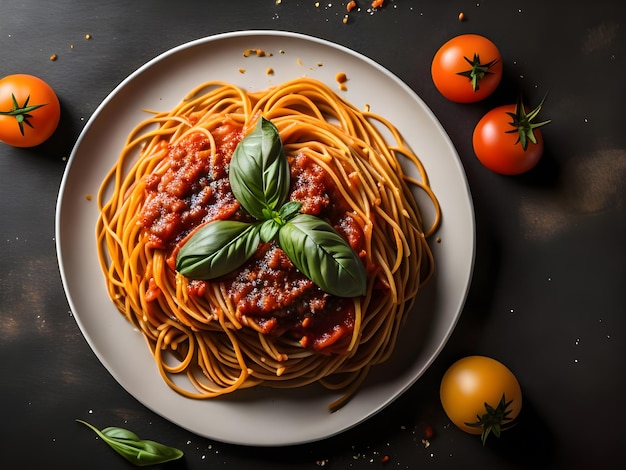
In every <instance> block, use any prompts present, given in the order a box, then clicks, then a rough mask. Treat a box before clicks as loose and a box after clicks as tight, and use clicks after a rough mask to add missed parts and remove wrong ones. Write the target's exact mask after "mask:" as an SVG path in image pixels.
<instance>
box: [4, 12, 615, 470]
mask: <svg viewBox="0 0 626 470" xmlns="http://www.w3.org/2000/svg"><path fill="white" fill-rule="evenodd" d="M346 3H347V2H344V1H328V0H327V1H323V2H315V0H300V1H294V0H282V2H281V1H276V0H262V1H261V0H249V1H229V2H226V1H222V2H218V1H213V2H209V1H206V2H200V1H187V0H179V1H177V2H172V1H165V0H152V1H137V0H135V1H128V0H101V1H98V2H95V1H92V2H90V1H77V0H56V1H50V2H41V1H39V0H20V1H16V0H10V1H9V0H7V1H2V3H1V5H0V75H2V76H4V75H8V74H13V73H30V74H34V75H37V76H39V77H41V78H43V79H45V80H46V81H48V82H49V83H50V84H51V85H52V86H53V88H54V89H55V90H56V92H57V93H58V95H59V98H60V101H61V104H62V115H63V116H62V121H61V124H60V126H59V128H58V130H57V132H56V133H55V134H54V136H53V137H52V138H51V139H50V140H49V141H48V142H46V143H45V144H43V145H41V146H39V147H35V148H30V149H17V148H12V147H9V146H7V145H4V144H0V192H1V193H0V194H1V196H0V207H1V208H2V209H1V211H2V212H1V214H2V224H0V243H1V246H2V248H1V249H0V266H1V267H2V269H1V270H0V354H1V357H2V360H1V361H0V378H1V379H0V380H1V382H2V385H1V386H0V399H1V402H2V405H3V406H2V419H1V426H0V467H2V468H7V469H8V468H47V467H49V466H52V465H57V466H59V468H70V469H74V468H77V469H78V468H92V469H98V468H103V469H105V468H106V469H111V468H127V467H128V468H129V467H130V465H129V464H127V463H126V462H125V461H123V460H122V459H121V458H120V457H119V456H117V455H116V454H115V453H113V452H112V451H110V449H108V447H106V446H105V445H103V443H102V442H101V441H99V440H97V439H95V438H94V437H93V436H92V435H91V434H89V433H88V432H86V429H85V428H83V427H82V426H81V425H79V424H77V423H76V422H75V419H76V418H80V419H85V420H88V421H91V422H94V423H95V424H98V425H101V427H104V426H107V425H113V426H122V427H127V428H130V429H132V430H134V431H135V432H137V433H138V434H140V435H141V436H142V437H150V438H151V439H154V440H158V441H161V442H165V443H168V444H170V445H172V446H175V447H179V448H181V449H182V450H184V452H185V457H184V459H183V460H181V461H177V462H172V463H170V464H167V465H164V466H163V468H189V469H192V468H194V469H195V468H198V469H199V468H231V469H240V468H242V469H243V468H256V469H263V468H267V469H270V468H271V469H278V468H302V469H305V468H310V469H315V468H320V467H327V468H333V469H335V468H337V469H338V468H355V469H356V468H382V467H388V468H433V469H434V468H468V466H471V468H485V469H504V468H512V469H513V468H533V469H537V468H554V469H556V468H558V469H590V468H598V469H604V468H617V467H620V468H622V467H621V466H620V465H619V464H620V463H622V464H623V463H624V461H625V460H626V459H625V458H624V455H625V454H624V437H626V435H625V433H624V421H625V420H626V411H625V410H626V407H625V406H624V401H623V400H624V397H625V396H626V386H625V385H624V384H625V380H624V371H626V339H625V332H626V328H625V325H626V320H625V318H626V315H625V314H626V294H625V293H626V268H625V267H626V262H625V261H626V259H625V255H626V248H625V244H624V240H626V185H625V184H624V181H625V177H626V132H625V131H624V123H625V120H624V114H623V109H624V105H625V104H626V92H625V90H626V87H625V86H624V83H625V82H626V25H625V23H624V19H625V18H626V6H624V5H625V4H624V3H622V2H616V1H613V0H597V1H594V2H589V1H584V2H583V1H574V2H545V1H540V0H532V1H530V0H528V1H520V0H517V1H513V0H509V1H477V0H472V1H463V0H455V1H445V2H444V1H436V2H435V1H407V0H386V2H385V5H384V7H383V8H380V9H378V10H376V11H372V10H371V8H370V7H369V4H368V2H367V1H365V0H359V1H358V4H359V9H358V10H353V11H352V12H351V13H350V15H349V21H348V22H347V23H344V22H343V21H342V19H343V18H344V16H345V15H346ZM460 12H463V13H464V14H465V20H464V21H462V22H461V21H459V19H458V15H459V13H460ZM249 29H273V30H287V31H295V32H300V33H304V34H308V35H312V36H316V37H319V38H323V39H326V40H329V41H332V42H335V43H338V44H341V45H343V46H346V47H348V48H351V49H353V50H355V51H357V52H360V53H362V54H364V55H365V56H368V57H370V58H371V59H373V60H374V61H377V62H378V63H380V64H381V65H382V66H384V67H386V68H388V69H389V70H390V71H391V72H393V73H394V74H396V75H397V76H398V77H399V78H400V79H402V80H403V81H404V82H406V83H407V84H408V85H409V86H410V87H411V88H412V89H413V90H414V91H415V92H416V93H417V94H418V95H419V96H420V97H421V98H422V99H423V100H424V101H425V102H426V103H427V105H428V106H429V107H430V108H431V109H432V111H433V112H434V114H435V115H436V116H437V118H438V119H439V120H440V122H441V123H442V125H443V127H444V128H445V129H446V131H447V133H448V134H449V136H450V138H451V140H452V142H453V143H454V145H455V147H456V149H457V151H458V154H459V156H460V159H461V161H462V164H463V167H464V169H465V171H466V174H467V179H468V182H469V186H470V189H471V192H472V196H473V203H474V208H475V217H476V237H477V238H476V240H477V242H476V244H477V246H476V261H475V271H474V277H473V279H472V283H471V286H470V291H469V295H468V298H467V302H466V305H465V308H464V310H463V312H462V315H461V317H460V320H459V322H458V325H457V327H456V329H455V331H454V333H453V334H452V337H451V338H450V340H449V341H448V343H447V345H446V347H445V348H444V350H443V352H442V353H441V354H440V355H439V357H438V358H437V359H436V361H435V362H434V364H433V365H432V366H431V367H430V368H429V369H428V370H427V371H426V373H425V374H424V375H423V376H422V377H421V378H420V379H419V380H418V381H417V383H416V384H415V385H414V386H412V387H411V388H410V389H409V390H408V391H407V392H406V393H405V394H404V395H402V396H401V397H400V398H399V399H397V400H396V401H395V402H394V403H393V404H391V405H390V406H388V407H387V408H385V409H384V410H383V411H382V412H380V413H379V414H377V415H375V416H374V417H372V418H371V419H369V420H367V421H366V422H365V423H363V424H361V425H359V426H356V427H355V428H353V429H350V430H348V431H346V432H344V433H341V434H339V435H337V436H334V437H331V438H328V439H325V440H322V441H318V442H313V443H309V444H305V445H298V446H292V447H283V448H255V447H245V446H238V445H233V444H225V443H221V442H219V441H212V440H209V439H205V438H202V437H199V436H197V435H194V434H192V433H190V432H189V431H186V430H185V429H182V428H179V427H178V426H176V425H174V424H172V423H170V422H168V421H167V420H165V419H163V418H162V417H160V416H159V415H158V414H156V413H154V412H152V411H151V410H148V409H146V408H145V407H144V406H143V405H141V404H140V403H139V402H138V401H137V400H136V399H135V398H133V397H132V396H130V395H129V394H128V393H127V392H126V391H125V390H124V389H123V388H122V387H121V386H120V385H119V384H118V383H117V382H116V381H115V380H114V379H113V378H112V376H111V375H110V374H109V373H108V372H107V370H106V369H105V368H104V367H103V366H102V365H101V363H100V362H99V360H98V359H97V358H96V356H95V355H94V353H93V352H92V351H91V349H90V347H89V346H88V344H87V342H86V341H85V339H84V338H83V336H82V334H81V332H80V330H79V328H78V326H77V323H76V321H75V318H74V317H73V315H72V312H71V311H70V309H69V306H68V302H67V300H66V297H65V294H64V290H63V286H62V283H61V278H60V275H59V268H58V265H57V257H56V250H55V232H54V222H55V205H56V201H57V196H58V193H59V187H60V183H61V179H62V176H63V172H64V170H65V167H66V164H67V161H68V157H69V155H70V153H71V151H72V148H73V146H74V144H75V142H76V140H77V138H78V136H79V134H80V132H81V130H82V128H83V127H84V125H85V124H86V122H87V121H88V119H89V118H90V116H91V115H92V113H93V112H94V110H95V109H96V107H97V106H98V105H99V104H100V103H101V101H102V100H103V99H104V98H105V97H106V96H107V95H108V94H109V93H110V92H111V91H112V90H113V89H114V88H115V87H116V86H117V85H118V84H119V83H120V82H121V81H122V80H123V79H124V78H125V77H126V76H127V75H129V74H130V73H132V72H133V71H134V70H136V69H137V68H138V67H140V66H141V65H143V64H144V63H146V62H147V61H149V60H150V59H152V58H154V57H155V56H157V55H159V54H160V53H162V52H164V51H167V50H168V49H170V48H172V47H174V46H178V45H180V44H183V43H186V42H188V41H191V40H194V39H197V38H202V37H205V36H210V35H214V34H218V33H222V32H227V31H235V30H249ZM470 32H471V33H479V34H483V35H485V36H487V37H489V38H491V39H492V40H493V41H494V42H495V43H496V44H498V45H499V46H500V49H501V51H502V54H503V62H504V67H505V77H504V81H503V83H502V85H501V86H500V88H499V90H498V91H497V92H496V93H495V95H493V96H492V97H491V98H489V99H488V100H486V101H484V102H481V103H477V104H472V105H459V104H455V103H452V102H449V101H447V100H446V99H445V98H443V97H442V96H440V95H439V94H438V92H437V91H436V89H435V88H434V86H433V83H432V81H431V79H430V61H431V59H432V57H433V55H434V53H435V51H436V50H437V48H438V47H439V46H440V45H441V44H442V43H443V42H445V41H446V40H447V39H449V38H451V37H452V36H455V35H457V34H461V33H470ZM87 34H88V35H91V39H90V40H87V39H86V35H87ZM71 45H73V48H72V47H71ZM53 54H56V55H57V59H56V60H54V61H53V60H51V59H50V57H51V56H52V55H53ZM519 89H522V90H523V92H524V95H525V96H526V98H527V99H528V101H530V102H533V103H537V102H538V101H539V100H540V99H541V98H542V97H543V95H544V94H545V93H546V92H549V94H548V98H547V101H546V104H545V106H544V112H543V113H542V114H543V116H544V117H546V118H549V119H551V120H552V123H551V124H549V125H548V126H547V127H545V128H544V137H545V141H546V150H545V154H544V158H543V159H542V161H541V162H540V164H539V165H538V166H537V167H536V168H535V169H534V170H533V171H531V172H529V173H528V174H526V175H523V176H519V177H504V176H499V175H496V174H494V173H491V172H490V171H489V170H487V169H485V168H484V167H483V166H482V165H481V164H480V163H479V162H478V160H477V159H476V158H475V156H474V154H473V151H472V146H471V133H472V129H473V127H474V125H475V123H476V122H477V120H478V119H479V118H480V116H481V115H482V114H483V113H485V112H486V111H487V110H488V109H490V108H492V107H495V106H497V105H499V104H504V103H506V102H510V101H514V100H515V98H516V90H519ZM470 354H483V355H488V356H492V357H494V358H497V359H499V360H501V361H502V362H504V363H505V364H507V365H508V366H509V367H510V368H511V369H512V370H513V371H514V372H515V373H516V375H517V377H518V379H519V381H520V383H521V386H522V389H523V392H524V400H525V401H524V410H523V412H522V416H521V420H520V423H519V425H518V426H517V427H516V428H514V429H512V430H510V431H507V432H505V433H504V434H503V435H502V437H501V438H500V439H499V440H498V439H494V440H491V441H490V442H488V444H487V445H486V446H484V447H483V445H482V444H481V442H480V440H479V439H478V438H476V437H475V436H470V435H468V434H465V433H463V432H462V431H460V430H458V429H457V428H455V427H454V426H453V425H451V424H450V421H449V420H448V419H447V417H446V416H445V414H444V412H443V410H442V408H441V405H440V403H439V399H438V388H439V383H440V380H441V377H442V375H443V373H444V371H445V370H446V368H447V367H448V366H449V365H450V364H451V363H452V362H453V361H454V360H456V359H458V358H460V357H462V356H465V355H470ZM302 425H303V426H306V423H302ZM241 426H245V423H241ZM429 428H430V429H432V431H433V435H432V436H426V434H427V433H428V432H429V431H428V429H429ZM426 437H429V439H428V443H429V445H426V443H425V442H424V441H423V440H424V439H425V438H426ZM384 456H388V461H387V462H386V463H385V462H383V461H384V460H385V459H384V458H383V457H384Z"/></svg>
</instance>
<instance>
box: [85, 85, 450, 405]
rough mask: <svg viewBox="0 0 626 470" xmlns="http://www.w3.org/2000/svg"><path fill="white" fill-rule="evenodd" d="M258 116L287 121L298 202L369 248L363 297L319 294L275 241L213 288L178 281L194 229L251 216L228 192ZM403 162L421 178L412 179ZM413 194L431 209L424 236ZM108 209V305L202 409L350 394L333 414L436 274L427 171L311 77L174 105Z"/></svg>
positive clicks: (108, 198) (135, 141) (138, 137)
mask: <svg viewBox="0 0 626 470" xmlns="http://www.w3.org/2000/svg"><path fill="white" fill-rule="evenodd" d="M260 116H263V117H264V118H265V119H267V120H270V121H271V122H272V123H273V124H274V125H275V126H276V128H277V129H278V132H279V135H280V138H281V140H282V142H283V145H284V148H285V151H286V154H287V156H288V158H289V162H290V168H291V188H290V199H291V200H295V201H299V202H300V203H302V207H301V212H304V213H310V214H315V215H317V216H318V217H323V218H325V219H327V220H328V221H329V223H331V224H332V225H333V226H334V227H335V228H336V229H337V231H338V232H339V233H340V234H341V235H342V236H343V237H345V238H346V240H348V242H349V243H350V246H351V247H352V248H354V250H355V251H356V252H357V253H358V254H359V257H360V259H361V260H362V262H363V263H364V265H365V267H366V270H367V294H366V295H365V296H362V297H356V298H340V297H336V296H331V295H328V294H326V293H324V292H322V291H321V290H320V289H319V288H317V287H316V286H315V285H313V284H312V283H311V282H310V281H309V280H308V279H306V278H305V277H304V276H302V275H301V274H300V273H299V272H298V271H297V270H296V269H295V268H294V267H293V265H290V263H289V260H288V259H287V258H286V257H285V255H284V253H282V252H281V250H280V248H279V247H277V246H276V245H275V244H272V243H261V244H260V245H259V249H258V251H257V253H256V254H255V256H254V257H253V259H252V260H250V261H249V262H247V263H246V264H245V265H244V266H242V267H240V268H238V269H236V270H235V271H234V272H233V273H231V274H229V275H227V276H223V277H221V278H218V279H215V280H211V281H198V280H193V279H187V278H185V277H184V276H183V275H182V274H180V273H178V272H176V269H175V258H176V254H177V252H178V250H179V249H180V247H181V246H182V245H183V244H184V243H185V241H186V240H187V239H188V238H189V237H190V236H191V234H193V232H194V230H196V229H197V228H199V227H201V226H202V225H203V224H205V223H207V222H209V221H212V220H218V219H224V220H228V219H230V220H246V217H249V215H247V214H246V213H245V211H243V209H242V208H241V206H240V205H239V203H238V201H237V200H236V199H235V198H234V196H233V194H232V192H231V191H230V188H229V185H228V162H229V159H230V156H231V155H232V153H233V151H234V149H235V147H236V145H237V144H238V142H239V141H240V140H241V139H242V137H243V136H244V135H246V133H247V132H249V131H250V130H251V129H252V128H253V127H254V125H255V124H256V122H257V120H258V119H259V118H260ZM381 129H382V130H381ZM383 131H384V133H385V134H388V135H383ZM388 141H391V142H392V143H388ZM399 159H404V160H407V161H408V162H409V164H411V165H414V166H415V167H416V168H417V169H418V171H419V174H420V177H419V178H417V179H416V178H411V177H409V176H408V175H406V174H405V173H404V171H403V169H402V166H401V164H400V161H399ZM415 186H417V187H419V188H420V189H421V190H423V191H425V192H426V194H427V195H428V196H429V197H430V199H431V200H432V202H433V204H434V207H435V217H434V221H433V223H432V225H431V226H429V227H428V228H425V227H424V226H423V224H424V222H423V220H422V216H421V213H420V210H419V208H418V206H417V204H416V202H415V198H414V195H413V192H412V188H413V187H415ZM98 207H99V210H100V217H99V219H98V222H97V227H96V232H97V239H98V247H99V253H98V254H99V258H100V263H101V266H102V269H103V272H104V273H105V278H106V284H107V288H108V292H109V295H110V297H111V299H112V301H113V302H114V304H115V305H116V307H117V309H118V310H119V311H120V312H121V313H122V314H124V315H125V316H126V318H127V319H128V320H129V322H131V323H132V324H133V325H134V326H135V327H136V328H138V329H139V330H140V331H141V332H142V334H143V335H144V336H145V338H146V340H147V342H148V344H149V346H150V349H151V352H152V354H153V356H154V359H155V362H156V364H157V367H158V369H159V371H160V373H161V375H162V376H163V379H164V380H165V381H166V382H167V383H168V385H169V386H170V387H172V388H173V389H174V390H176V391H177V392H178V393H180V394H182V395H184V396H187V397H190V398H198V399H203V398H212V397H217V396H220V395H224V394H227V393H230V392H233V391H235V390H238V389H244V388H249V387H253V386H257V385H266V386H270V387H280V388H291V387H300V386H304V385H307V384H310V383H313V382H319V383H321V384H322V385H324V386H325V387H327V388H329V389H331V390H337V391H340V392H341V394H342V396H341V398H340V399H338V400H337V401H335V402H334V403H331V404H330V405H329V408H330V409H331V410H335V409H338V408H339V407H341V406H342V405H343V404H344V403H345V402H346V400H348V399H349V398H350V397H351V396H352V395H353V394H354V393H355V391H356V390H357V388H358V387H359V385H360V384H361V383H362V381H363V380H364V378H365V377H366V375H367V373H368V371H369V370H370V368H371V367H372V366H373V365H375V364H379V363H382V362H384V361H385V360H386V359H387V358H388V357H389V355H390V354H391V352H392V350H393V348H394V345H395V343H396V338H397V335H398V331H399V328H400V326H401V324H402V323H403V320H404V318H405V314H407V313H408V312H409V311H410V310H411V307H412V305H413V303H414V300H415V297H416V295H417V293H418V290H419V289H420V287H421V286H422V285H423V284H424V283H425V282H426V281H427V280H428V279H429V278H430V277H431V275H432V273H433V269H434V260H433V257H432V253H431V251H430V248H429V246H428V244H427V238H428V237H429V236H430V235H431V234H432V233H433V232H434V231H435V230H436V228H437V226H438V224H439V219H440V212H439V206H438V203H437V200H436V197H435V195H434V194H433V192H432V190H431V188H430V186H429V183H428V178H427V175H426V172H425V170H424V168H423V166H422V164H421V162H420V160H419V159H418V157H417V156H416V155H415V154H414V153H413V152H412V151H411V150H410V149H409V148H408V147H407V146H406V144H405V143H404V141H403V139H402V137H401V135H400V134H399V132H398V131H397V130H396V128H395V127H394V126H393V125H392V124H391V123H390V122H389V121H387V120H385V119H384V118H383V117H381V116H378V115H376V114H374V113H372V112H369V111H359V110H357V109H356V108H355V107H354V106H353V105H351V104H350V103H348V102H347V101H345V100H343V99H342V98H340V97H339V96H338V95H336V94H335V93H334V92H333V91H331V90H330V88H328V87H327V86H326V85H325V84H323V83H321V82H319V81H317V80H314V79H310V78H298V79H295V80H293V81H289V82H285V83H283V84H281V85H279V86H276V87H272V88H270V89H267V90H265V91H260V92H246V91H244V90H242V89H241V88H238V87H236V86H234V85H231V84H228V83H223V82H208V83H205V84H202V85H200V86H199V87H197V88H196V89H194V90H192V91H191V92H190V94H189V95H188V96H187V97H186V98H185V99H184V100H183V101H182V102H181V103H180V104H179V105H177V106H176V107H175V108H174V109H172V110H171V111H168V112H158V113H153V115H151V116H150V117H149V118H148V119H146V120H145V121H144V122H142V123H141V124H140V125H138V126H137V127H136V128H135V129H134V130H133V131H132V132H131V134H130V135H129V137H128V139H127V141H126V144H125V146H124V148H123V150H122V152H121V155H120V157H119V160H118V161H117V162H116V164H115V165H114V167H113V168H112V169H111V170H110V172H109V173H108V174H107V176H106V178H105V180H104V181H103V184H102V187H101V188H100V191H99V193H98ZM252 279H254V282H253V281H251V280H252ZM259 309H261V310H259ZM180 377H183V378H185V377H186V379H187V383H186V385H181V380H180ZM189 384H191V386H189Z"/></svg>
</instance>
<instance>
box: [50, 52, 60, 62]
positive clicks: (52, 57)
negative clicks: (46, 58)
mask: <svg viewBox="0 0 626 470" xmlns="http://www.w3.org/2000/svg"><path fill="white" fill-rule="evenodd" d="M58 58H59V56H57V55H56V54H52V55H51V56H50V60H51V61H52V62H54V61H55V60H57V59H58Z"/></svg>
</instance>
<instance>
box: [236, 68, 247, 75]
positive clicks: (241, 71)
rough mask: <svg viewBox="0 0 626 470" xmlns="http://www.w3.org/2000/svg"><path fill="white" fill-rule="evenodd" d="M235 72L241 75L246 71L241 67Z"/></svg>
mask: <svg viewBox="0 0 626 470" xmlns="http://www.w3.org/2000/svg"><path fill="white" fill-rule="evenodd" d="M237 70H238V72H239V73H241V74H243V73H246V69H244V68H243V67H239V68H238V69H237Z"/></svg>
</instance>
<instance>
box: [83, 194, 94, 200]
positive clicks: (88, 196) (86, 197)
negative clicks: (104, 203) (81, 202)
mask: <svg viewBox="0 0 626 470" xmlns="http://www.w3.org/2000/svg"><path fill="white" fill-rule="evenodd" d="M85 199H87V200H88V201H91V200H92V199H93V196H92V195H91V194H87V195H85Z"/></svg>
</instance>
